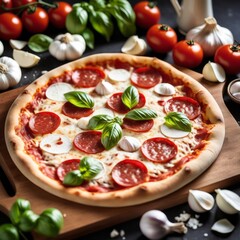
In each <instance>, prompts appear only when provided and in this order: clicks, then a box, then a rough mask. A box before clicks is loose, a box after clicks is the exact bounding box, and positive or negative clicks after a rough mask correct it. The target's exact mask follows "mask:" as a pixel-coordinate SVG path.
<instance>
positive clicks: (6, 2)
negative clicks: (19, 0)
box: [0, 0, 12, 13]
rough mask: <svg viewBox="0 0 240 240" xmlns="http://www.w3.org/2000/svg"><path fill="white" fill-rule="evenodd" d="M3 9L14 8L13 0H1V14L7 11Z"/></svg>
mask: <svg viewBox="0 0 240 240" xmlns="http://www.w3.org/2000/svg"><path fill="white" fill-rule="evenodd" d="M2 7H4V8H12V0H0V13H1V12H5V11H6V10H4V9H2Z"/></svg>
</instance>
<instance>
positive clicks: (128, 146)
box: [118, 136, 141, 152]
mask: <svg viewBox="0 0 240 240" xmlns="http://www.w3.org/2000/svg"><path fill="white" fill-rule="evenodd" d="M118 145H119V147H120V148H121V149H123V150H124V151H127V152H135V151H137V150H138V149H139V148H140V146H141V143H140V142H139V140H138V139H137V138H135V137H130V136H124V137H123V138H122V139H121V140H120V141H119V143H118Z"/></svg>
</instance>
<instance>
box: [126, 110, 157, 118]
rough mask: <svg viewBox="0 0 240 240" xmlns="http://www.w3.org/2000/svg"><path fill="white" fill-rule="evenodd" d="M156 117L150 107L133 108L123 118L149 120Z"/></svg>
mask: <svg viewBox="0 0 240 240" xmlns="http://www.w3.org/2000/svg"><path fill="white" fill-rule="evenodd" d="M156 117H157V113H156V112H155V111H153V110H151V109H146V108H139V109H133V110H131V111H130V112H128V113H127V114H126V115H125V118H128V119H132V120H150V119H153V118H156Z"/></svg>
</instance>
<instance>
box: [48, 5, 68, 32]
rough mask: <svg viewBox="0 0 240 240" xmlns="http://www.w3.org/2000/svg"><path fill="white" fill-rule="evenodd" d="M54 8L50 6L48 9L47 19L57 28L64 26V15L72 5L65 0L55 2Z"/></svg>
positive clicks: (65, 15)
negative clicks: (63, 0) (64, 0)
mask: <svg viewBox="0 0 240 240" xmlns="http://www.w3.org/2000/svg"><path fill="white" fill-rule="evenodd" d="M57 5H58V6H57V7H56V8H50V9H49V11H48V16H49V21H50V22H51V24H52V25H53V26H54V27H56V28H59V29H63V28H65V22H66V17H67V15H68V13H70V12H71V11H72V6H71V5H70V4H69V3H67V2H57Z"/></svg>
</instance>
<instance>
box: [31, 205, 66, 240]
mask: <svg viewBox="0 0 240 240" xmlns="http://www.w3.org/2000/svg"><path fill="white" fill-rule="evenodd" d="M62 227H63V215H62V213H61V212H60V211H59V210H58V209H56V208H48V209H46V210H44V211H43V212H42V213H41V214H40V216H39V218H38V220H37V225H36V227H35V229H34V230H35V231H36V232H37V233H39V234H41V235H43V236H46V237H56V236H57V235H58V234H59V232H60V230H61V228H62Z"/></svg>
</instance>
